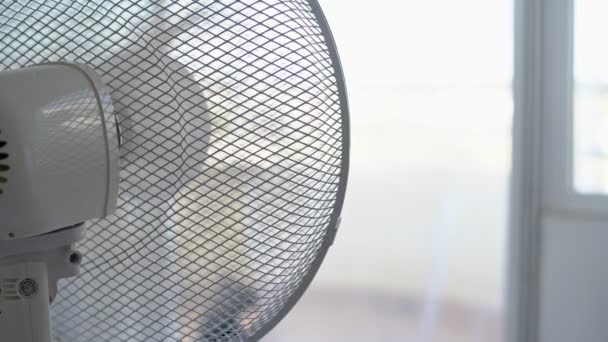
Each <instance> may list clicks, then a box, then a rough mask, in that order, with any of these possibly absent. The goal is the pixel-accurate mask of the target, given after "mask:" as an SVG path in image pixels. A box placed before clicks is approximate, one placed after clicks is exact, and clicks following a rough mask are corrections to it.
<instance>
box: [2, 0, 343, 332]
mask: <svg viewBox="0 0 608 342" xmlns="http://www.w3.org/2000/svg"><path fill="white" fill-rule="evenodd" d="M316 6H318V5H317V4H316V2H313V3H309V1H307V0H260V1H256V0H242V1H234V0H214V1H204V0H201V1H185V0H178V1H122V0H110V1H83V0H79V1H54V0H45V1H41V0H36V1H32V0H23V1H2V2H1V3H0V70H4V69H14V68H19V67H23V66H27V65H32V64H36V63H42V62H47V61H69V62H78V63H84V64H88V65H91V66H92V67H94V68H95V69H96V71H97V72H98V73H99V74H100V75H101V76H102V79H103V80H104V82H105V83H106V84H107V85H108V86H109V88H110V89H111V93H112V99H113V102H114V107H115V109H116V113H117V116H118V122H119V128H120V131H121V137H122V145H121V158H122V160H121V162H122V165H121V174H120V176H121V183H120V194H119V196H120V198H119V203H118V207H119V209H118V211H117V212H116V214H115V215H114V216H112V217H110V218H107V219H104V220H98V221H95V222H93V223H92V225H91V227H90V229H89V232H88V236H89V238H88V239H87V240H86V241H85V242H84V243H82V244H81V245H80V246H79V247H80V250H81V251H82V252H83V254H84V255H85V263H84V264H83V272H82V275H81V276H79V277H78V278H74V279H69V280H65V281H63V282H61V284H60V291H59V296H58V298H56V300H55V302H54V305H53V308H52V324H53V337H54V340H55V341H201V340H204V341H241V340H250V339H257V338H259V337H260V335H261V334H263V333H264V332H265V331H266V330H267V329H268V328H269V327H270V326H272V325H274V324H276V322H277V320H278V319H280V318H281V317H280V316H282V315H283V314H284V313H285V311H286V310H288V309H289V306H290V305H291V303H292V302H293V300H294V298H297V297H298V296H299V292H300V291H301V289H302V287H305V286H306V285H307V282H308V281H309V280H310V276H311V275H312V274H314V272H315V271H316V267H317V266H318V265H317V264H318V262H320V259H322V256H323V255H324V253H325V250H326V249H327V247H328V246H329V243H330V241H329V240H330V236H329V234H331V230H332V229H333V228H334V227H333V225H335V223H336V221H337V219H338V217H337V216H338V215H339V211H340V208H341V205H342V201H343V196H344V190H345V182H346V179H345V178H346V170H345V167H346V159H347V152H346V149H345V145H346V142H347V138H348V136H347V131H346V129H347V127H346V124H347V123H346V120H347V117H346V113H345V106H346V104H345V103H344V102H345V98H344V96H345V95H344V92H343V88H342V84H341V81H340V78H339V77H338V76H339V70H338V68H337V67H336V66H335V65H334V63H332V60H333V61H335V60H336V59H335V58H336V56H335V55H334V53H335V52H334V51H333V50H332V49H333V48H332V45H331V42H330V40H328V39H327V31H325V26H323V25H324V22H323V21H322V20H320V19H321V16H320V15H319V12H318V8H317V7H316Z"/></svg>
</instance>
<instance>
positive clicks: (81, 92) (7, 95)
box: [0, 63, 119, 240]
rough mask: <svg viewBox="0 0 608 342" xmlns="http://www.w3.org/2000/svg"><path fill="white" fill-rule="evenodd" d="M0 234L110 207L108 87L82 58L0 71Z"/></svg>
mask: <svg viewBox="0 0 608 342" xmlns="http://www.w3.org/2000/svg"><path fill="white" fill-rule="evenodd" d="M0 140H2V141H3V146H2V149H1V151H0V153H1V154H2V155H1V156H2V160H0V164H2V165H3V167H2V170H3V171H2V172H1V173H0V177H1V179H0V240H9V239H16V238H25V237H31V236H37V235H42V234H45V233H49V232H53V231H55V230H58V229H61V228H64V227H68V226H71V225H74V224H77V223H80V222H83V221H86V220H89V219H92V218H100V217H105V216H107V215H109V214H111V213H112V212H113V211H114V210H115V206H116V198H117V193H118V163H119V149H118V137H117V131H116V121H115V119H114V116H113V113H112V102H111V99H110V95H109V92H108V90H107V88H106V87H105V86H104V85H103V83H102V82H101V80H100V78H99V77H98V76H97V75H96V74H95V72H94V71H93V70H92V69H91V68H89V67H87V66H85V65H77V64H67V63H53V64H45V65H39V66H33V67H28V68H23V69H19V70H12V71H5V72H2V73H0Z"/></svg>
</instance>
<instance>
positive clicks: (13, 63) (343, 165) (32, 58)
mask: <svg viewBox="0 0 608 342" xmlns="http://www.w3.org/2000/svg"><path fill="white" fill-rule="evenodd" d="M117 1H118V0H116V2H117ZM194 1H197V0H194ZM202 1H205V0H202ZM227 1H229V0H227ZM273 1H283V0H273ZM295 1H296V2H299V3H307V4H308V6H309V7H310V9H306V11H308V12H309V13H310V14H311V15H313V17H314V18H313V19H316V23H315V25H316V26H317V29H319V31H320V33H319V35H320V36H322V38H323V41H322V42H317V43H319V44H322V45H324V46H325V47H324V48H323V49H324V50H323V52H324V53H327V55H328V56H329V62H330V66H329V67H328V68H327V69H326V70H333V75H332V76H333V78H334V81H333V83H334V84H333V86H334V87H335V90H336V92H337V93H335V96H337V98H338V101H339V111H340V113H339V117H340V128H341V132H340V133H341V134H340V138H341V139H340V143H341V145H340V146H341V154H340V173H339V177H338V182H337V188H336V190H335V196H336V197H335V200H334V201H333V208H332V210H331V214H328V216H327V217H329V222H328V223H327V225H326V226H325V228H324V236H323V238H322V239H321V240H320V242H319V244H318V245H317V247H316V248H317V252H316V255H313V256H312V257H311V261H310V263H309V264H308V266H307V267H306V270H305V271H303V272H302V273H301V277H298V282H297V283H296V284H298V286H297V287H296V286H294V287H293V289H292V292H291V293H290V295H289V296H288V297H287V298H286V299H285V300H283V301H281V302H280V303H281V307H280V308H278V310H277V311H276V312H275V311H273V315H272V317H271V318H270V319H268V320H267V321H265V322H264V325H262V326H261V327H258V328H257V329H256V331H255V332H253V334H252V335H249V337H247V338H246V340H247V341H257V340H259V339H261V338H262V337H263V336H265V335H266V334H267V333H268V332H269V331H270V330H271V329H273V328H274V327H275V326H276V325H277V324H278V323H279V322H280V321H281V320H282V319H283V318H284V317H285V316H286V315H287V313H288V312H289V311H290V310H291V309H292V308H293V306H294V305H295V304H296V303H297V302H298V301H299V299H300V298H301V297H302V295H303V293H304V292H305V291H306V289H307V288H308V287H309V285H310V283H311V282H312V280H313V279H314V277H315V275H316V273H317V271H318V270H319V268H320V265H321V264H322V262H323V260H324V258H325V256H326V254H327V251H328V249H329V248H330V246H331V245H332V243H333V241H334V238H335V234H336V230H337V229H338V226H339V223H340V220H341V211H342V207H343V203H344V199H345V194H346V186H347V180H348V174H349V152H350V120H349V108H348V99H347V91H346V85H345V80H344V75H343V72H342V67H341V63H340V60H339V56H338V53H337V48H336V44H335V41H334V39H333V35H332V33H331V31H330V28H329V25H328V23H327V20H326V18H325V16H324V14H323V12H322V10H321V7H320V5H319V3H318V0H295ZM83 2H84V3H86V5H85V7H86V6H92V7H95V6H97V7H99V6H101V4H103V3H104V1H103V0H82V1H80V4H82V3H83ZM159 2H160V1H159ZM218 2H221V1H218ZM256 2H260V3H264V2H265V0H259V1H256ZM9 3H10V2H9ZM13 3H15V4H19V6H23V3H22V1H17V0H16V1H14V2H13ZM33 3H34V2H33ZM40 3H42V2H37V4H40ZM55 3H58V2H55ZM151 3H152V4H154V3H155V2H154V1H152V2H151ZM64 7H65V6H64ZM0 9H8V13H7V14H6V15H5V16H3V15H2V13H0V35H2V34H6V35H5V37H8V34H9V33H11V32H10V30H12V29H15V28H14V27H11V25H6V26H4V27H3V26H2V23H3V22H5V21H3V20H6V19H8V22H9V23H11V20H12V19H13V18H12V17H11V16H15V12H14V11H13V14H10V8H9V7H8V5H6V3H5V4H1V5H0ZM17 14H18V13H17ZM112 14H113V15H116V14H115V13H112ZM19 15H20V16H21V17H23V15H22V14H19ZM3 17H4V18H3ZM108 19H110V18H108ZM116 19H121V20H122V19H124V18H118V17H116V18H113V19H112V20H114V21H116ZM16 20H23V22H21V23H19V25H23V23H25V19H16ZM118 23H119V24H120V21H118ZM36 24H37V25H40V24H41V23H36ZM131 30H132V32H135V31H138V30H139V29H138V28H137V27H135V28H131ZM37 34H39V32H37ZM140 34H141V32H140ZM24 36H26V37H27V38H31V37H29V35H26V34H24ZM39 39H41V38H39ZM8 41H9V43H11V44H12V43H14V41H11V40H10V38H9V40H8ZM17 42H19V43H22V42H21V38H20V37H19V40H17ZM38 44H40V42H38ZM49 45H51V44H50V43H49ZM17 46H19V45H17ZM5 47H6V48H7V49H8V50H10V49H11V48H12V49H14V51H13V55H11V52H10V51H9V52H8V54H5V53H3V51H2V50H3V49H4V48H5ZM45 49H48V47H45ZM15 51H20V53H23V54H24V55H23V56H20V57H18V58H15V59H12V58H14V57H15V55H16V54H17V55H18V53H16V52H15ZM28 54H29V57H28ZM32 54H33V53H32V52H29V51H27V50H25V52H23V50H22V49H21V46H19V47H18V48H17V47H15V46H11V45H3V40H2V38H0V57H2V58H4V57H6V58H5V60H4V61H0V71H1V70H2V67H7V66H10V67H11V68H12V67H23V66H27V65H28V64H30V65H31V64H37V63H41V62H57V60H52V59H51V60H40V59H41V58H43V57H39V56H36V55H35V54H34V55H32ZM60 54H65V53H64V52H61V53H60ZM60 61H61V60H60ZM65 61H66V62H72V61H71V60H65ZM74 62H78V63H82V61H74ZM110 63H111V62H110ZM336 115H338V113H337V112H336ZM129 257H131V256H129ZM84 258H85V263H86V262H87V255H84ZM93 262H94V263H95V264H96V266H95V267H97V266H98V265H100V264H99V260H94V261H93ZM80 292H82V291H80ZM96 300H99V299H96ZM113 338H114V339H116V338H118V337H117V336H114V337H113ZM243 338H245V337H243ZM239 340H240V339H239Z"/></svg>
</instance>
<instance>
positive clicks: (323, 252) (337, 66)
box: [251, 0, 350, 341]
mask: <svg viewBox="0 0 608 342" xmlns="http://www.w3.org/2000/svg"><path fill="white" fill-rule="evenodd" d="M309 3H310V5H311V7H312V11H313V13H314V14H315V16H316V18H317V21H318V23H319V26H320V28H321V31H322V33H323V35H324V37H325V43H326V44H327V46H328V48H329V53H330V57H331V60H332V65H333V68H334V77H335V78H336V83H337V86H338V95H339V98H340V107H341V108H340V111H341V113H342V130H343V131H342V148H343V156H342V158H343V159H342V169H341V170H342V175H341V176H340V184H339V185H338V188H339V189H338V198H337V199H336V203H337V207H336V208H335V211H334V214H333V218H332V220H331V222H330V224H329V227H328V230H329V231H328V233H327V234H325V239H324V241H323V243H322V244H321V247H320V249H319V254H318V255H317V256H316V258H315V260H314V261H313V263H312V265H311V267H310V268H309V269H308V273H307V274H306V275H305V276H304V278H303V279H302V283H301V285H300V287H299V288H298V289H297V290H296V292H295V293H294V294H292V296H291V298H290V299H289V301H287V303H285V305H284V306H283V309H282V310H280V311H279V312H278V314H277V315H276V316H275V318H274V319H273V320H272V321H270V322H269V323H268V324H266V325H265V327H264V328H262V329H260V330H259V331H258V332H257V333H256V334H255V335H254V336H253V337H252V338H251V341H258V340H260V339H262V338H263V337H264V336H266V335H267V334H268V333H269V332H270V331H271V330H272V329H274V328H275V327H276V326H277V325H278V324H279V323H280V322H281V321H282V320H283V318H285V316H287V314H288V313H289V312H290V311H291V310H292V309H293V307H294V306H295V305H296V304H297V303H298V302H299V301H300V299H301V298H302V296H303V295H304V293H305V292H306V290H308V288H309V287H310V284H311V283H312V281H313V280H314V278H315V276H316V275H317V272H318V271H319V269H320V268H321V264H322V263H323V261H324V260H325V257H326V256H327V252H328V251H329V248H330V247H331V245H332V244H333V243H334V239H335V237H336V233H337V230H338V229H339V228H340V223H341V220H342V207H343V206H344V200H345V197H346V187H347V184H348V174H349V167H350V109H349V105H348V93H347V90H346V80H345V79H344V72H343V69H342V63H341V61H340V56H339V55H338V47H337V45H336V41H335V39H334V36H333V34H332V32H331V29H330V27H329V23H328V21H327V18H326V17H325V14H324V13H323V10H322V9H321V5H320V4H319V1H318V0H309Z"/></svg>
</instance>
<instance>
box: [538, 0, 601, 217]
mask: <svg viewBox="0 0 608 342" xmlns="http://www.w3.org/2000/svg"><path fill="white" fill-rule="evenodd" d="M574 1H576V0H554V1H552V2H551V3H550V4H549V3H548V2H547V3H546V5H545V6H544V9H545V11H544V16H545V23H546V28H545V33H544V37H545V38H544V40H543V41H542V42H541V43H542V44H543V45H544V46H543V50H544V51H545V56H546V58H544V63H543V64H544V65H543V69H544V71H543V76H542V78H543V88H544V91H543V95H542V98H541V99H540V100H541V101H542V104H541V105H542V108H543V110H542V111H543V113H544V115H543V128H542V132H541V136H542V145H543V147H542V150H543V156H542V165H543V169H544V170H545V171H544V172H543V180H542V181H543V183H542V184H543V198H542V199H543V209H545V210H547V211H549V212H552V213H556V214H560V213H561V214H569V215H582V216H585V217H598V218H608V196H607V195H604V194H600V193H579V192H577V191H576V190H575V186H574V176H575V174H574V170H575V164H574V162H575V155H574V153H575V150H574V143H575V140H574V139H575V137H574V129H575V126H574V123H575V122H574V120H575V111H574V95H575V93H574V90H575V88H574V84H575V80H574V52H575V51H574V49H575V44H574V39H575V37H574V30H575V27H574V24H575V23H574V18H575V8H574V5H575V3H574Z"/></svg>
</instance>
